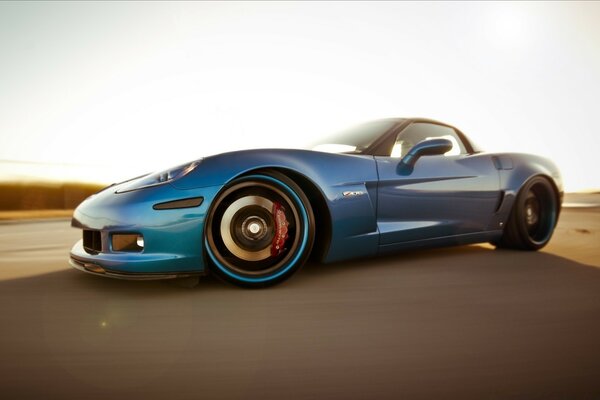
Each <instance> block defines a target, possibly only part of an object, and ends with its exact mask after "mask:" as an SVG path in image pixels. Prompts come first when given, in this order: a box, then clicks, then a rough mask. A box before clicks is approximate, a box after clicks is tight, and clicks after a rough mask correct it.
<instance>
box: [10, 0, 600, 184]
mask: <svg viewBox="0 0 600 400" xmlns="http://www.w3.org/2000/svg"><path fill="white" fill-rule="evenodd" d="M390 116H422V117H430V118H434V119H439V120H441V121H444V122H448V123H450V124H453V125H456V126H457V127H459V128H460V129H462V130H463V131H464V132H465V133H466V134H467V135H468V136H470V137H471V138H472V139H474V140H475V141H476V142H478V143H479V144H480V145H481V146H482V147H484V148H485V149H487V150H490V151H505V150H506V151H519V152H531V153H537V154H542V155H546V156H548V157H550V158H552V159H554V160H555V161H556V162H557V163H558V164H559V166H560V167H561V169H562V171H563V174H564V177H565V180H566V187H567V189H568V190H580V189H592V188H600V167H598V145H599V144H600V139H598V137H599V134H598V122H597V118H598V117H599V116H600V3H591V2H590V3H574V2H568V3H554V2H553V3H544V2H535V3H521V2H519V3H508V2H499V3H491V2H485V3H472V2H465V3H421V2H419V3H405V2H401V3H394V2H382V3H372V2H369V3H359V2H348V3H345V2H331V3H323V2H307V3H291V2H282V3H271V2H265V3H249V2H241V3H233V2H225V3H219V2H217V3H209V2H192V3H190V2H184V3H158V2H150V3H142V2H131V3H113V2H107V3H87V2H81V3H71V2H62V3H0V159H2V160H6V159H8V160H24V161H36V162H42V163H51V164H53V163H66V164H69V165H71V164H75V165H78V164H84V165H86V167H85V168H82V169H80V170H78V169H76V168H73V167H71V166H66V167H64V168H62V169H52V168H50V167H48V166H44V167H43V168H39V167H35V166H32V167H27V168H31V170H32V171H33V170H40V169H41V170H43V171H46V172H47V174H48V175H52V174H53V173H54V174H60V175H62V176H61V177H62V178H63V179H85V178H88V179H92V180H100V181H105V182H113V181H118V180H123V179H126V178H129V177H132V176H135V175H139V174H140V173H143V172H148V171H151V170H155V169H157V168H161V167H162V166H169V165H170V164H175V163H178V162H181V161H186V160H191V159H195V158H198V157H201V156H205V155H209V154H214V153H217V152H222V151H226V150H232V149H240V148H255V147H274V146H281V147H290V146H298V145H300V144H302V143H303V142H306V141H308V140H309V139H310V138H313V137H318V136H319V135H323V134H325V133H328V132H330V131H332V130H336V129H338V128H343V127H344V126H346V125H348V124H353V123H356V122H361V121H363V120H368V119H373V118H381V117H390ZM27 168H26V167H17V166H14V165H12V166H11V167H10V168H8V169H7V168H4V170H0V175H3V176H4V177H8V176H13V177H14V176H17V177H19V176H20V177H24V175H27V174H29V172H26V171H25V170H27ZM36 168H37V169H36ZM53 171H54V172H53ZM32 173H33V172H32Z"/></svg>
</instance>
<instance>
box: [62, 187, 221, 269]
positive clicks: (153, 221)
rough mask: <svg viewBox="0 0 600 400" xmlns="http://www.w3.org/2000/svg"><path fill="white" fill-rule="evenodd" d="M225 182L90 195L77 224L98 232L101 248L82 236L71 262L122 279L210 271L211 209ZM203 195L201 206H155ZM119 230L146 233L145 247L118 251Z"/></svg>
mask: <svg viewBox="0 0 600 400" xmlns="http://www.w3.org/2000/svg"><path fill="white" fill-rule="evenodd" d="M220 188H221V187H215V186H213V187H205V188H199V189H193V190H180V189H177V188H174V187H172V186H171V185H169V184H165V185H160V186H157V187H151V188H146V189H141V190H136V191H133V192H127V193H115V192H116V191H117V190H118V186H113V187H110V188H108V189H106V190H104V191H102V192H100V193H98V194H96V195H94V196H92V197H90V198H88V199H87V200H85V201H84V202H83V203H81V205H80V206H79V207H77V209H76V210H75V213H74V215H73V220H72V224H71V225H72V226H73V227H76V228H81V229H84V230H92V231H96V232H99V236H100V237H101V248H100V249H98V251H95V252H93V254H92V253H90V252H88V251H86V249H84V246H83V240H80V241H78V242H77V243H75V245H74V246H73V248H72V249H71V254H70V264H71V266H73V267H74V268H76V269H78V270H81V271H84V272H88V273H91V274H95V275H101V276H105V277H113V278H121V279H138V280H149V279H169V278H179V277H187V276H193V275H202V274H205V273H206V271H207V268H206V262H205V259H204V248H203V243H204V240H203V232H204V220H205V217H206V213H207V212H208V209H209V207H210V204H211V203H212V200H213V198H214V196H215V195H216V194H217V193H218V191H219V190H220ZM190 197H203V198H204V201H203V202H202V204H200V205H199V206H197V207H191V208H178V209H154V208H153V206H155V205H156V204H159V203H165V202H170V201H176V200H179V199H183V198H190ZM116 233H137V234H141V235H143V237H144V247H143V250H141V251H114V250H113V249H112V245H111V241H112V240H111V238H112V235H113V234H116Z"/></svg>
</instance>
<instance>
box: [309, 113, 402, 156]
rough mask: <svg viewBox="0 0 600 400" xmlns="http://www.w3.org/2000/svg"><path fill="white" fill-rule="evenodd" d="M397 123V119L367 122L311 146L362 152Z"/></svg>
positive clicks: (322, 149) (311, 147) (339, 151)
mask: <svg viewBox="0 0 600 400" xmlns="http://www.w3.org/2000/svg"><path fill="white" fill-rule="evenodd" d="M396 123H398V120H397V119H380V120H376V121H369V122H365V123H362V124H360V125H356V126H353V127H351V128H348V129H345V130H343V131H341V132H338V133H336V134H334V135H331V136H328V137H325V138H323V139H322V140H318V141H317V142H314V143H313V144H312V145H311V146H309V148H310V149H311V150H315V151H324V152H328V153H355V154H360V153H362V152H363V151H364V150H365V149H367V148H368V147H369V146H371V145H372V144H373V143H374V142H375V141H376V140H377V139H378V138H379V137H381V135H383V134H384V133H385V132H387V131H389V130H390V129H391V128H392V127H393V126H394V125H395V124H396Z"/></svg>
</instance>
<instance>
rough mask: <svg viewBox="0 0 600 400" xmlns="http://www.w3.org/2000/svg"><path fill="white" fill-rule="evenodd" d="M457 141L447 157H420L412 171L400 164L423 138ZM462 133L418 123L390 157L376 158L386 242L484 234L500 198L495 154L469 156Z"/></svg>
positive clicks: (382, 236)
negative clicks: (400, 166) (493, 155)
mask: <svg viewBox="0 0 600 400" xmlns="http://www.w3.org/2000/svg"><path fill="white" fill-rule="evenodd" d="M434 138H445V139H448V140H450V141H451V142H452V144H453V146H452V149H451V150H450V151H448V152H447V153H445V154H443V155H428V156H422V157H420V158H419V159H418V160H417V162H416V164H415V166H414V168H413V169H412V171H410V172H409V173H406V171H404V172H403V171H401V169H399V168H398V166H399V163H400V160H401V159H402V157H403V156H404V155H405V154H406V153H407V152H408V151H409V150H410V149H411V148H412V146H414V145H415V144H417V143H418V142H421V141H422V140H428V139H434ZM467 147H468V146H466V145H465V143H464V142H463V141H462V139H461V136H460V135H458V134H457V132H456V131H455V130H454V129H453V128H451V127H449V126H445V125H438V124H433V123H425V122H414V123H412V124H410V125H408V126H407V127H406V128H404V129H403V130H402V131H401V132H400V133H399V134H398V135H397V137H396V140H395V144H394V146H393V149H392V150H391V154H390V155H389V156H376V157H375V160H376V163H377V169H378V174H379V185H378V196H377V198H378V200H377V223H378V228H379V232H380V245H390V244H395V243H403V242H410V241H415V240H424V239H433V238H441V237H450V236H456V235H464V234H471V233H477V232H483V231H485V230H486V229H487V227H488V225H489V224H490V223H491V220H492V218H493V215H494V211H495V208H496V207H497V204H498V199H499V197H500V191H499V176H498V171H497V170H496V168H495V167H494V163H493V161H492V158H491V156H489V155H486V154H468V152H467Z"/></svg>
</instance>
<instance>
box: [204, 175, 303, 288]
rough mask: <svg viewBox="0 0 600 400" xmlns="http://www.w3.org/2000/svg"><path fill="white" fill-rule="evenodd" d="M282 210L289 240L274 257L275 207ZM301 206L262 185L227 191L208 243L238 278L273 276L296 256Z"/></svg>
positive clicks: (211, 221)
mask: <svg viewBox="0 0 600 400" xmlns="http://www.w3.org/2000/svg"><path fill="white" fill-rule="evenodd" d="M275 204H277V205H278V206H279V207H281V209H282V211H283V213H284V215H285V220H286V222H287V223H288V225H287V235H288V238H287V240H285V242H284V246H283V248H281V249H279V250H278V253H277V254H275V255H274V254H272V246H273V243H274V238H275V235H276V234H277V232H276V227H277V224H276V221H275V216H274V215H273V207H274V205H275ZM296 207H297V205H296V204H294V202H293V201H292V199H291V198H290V197H289V196H288V195H287V194H286V193H284V192H283V191H282V190H280V189H278V188H277V187H274V186H273V185H270V184H266V183H262V182H256V181H252V182H243V183H240V184H238V185H235V186H234V187H232V188H230V189H229V190H227V191H225V192H224V193H223V194H222V195H221V196H220V197H219V199H218V200H217V204H216V205H215V209H214V212H213V213H211V216H210V217H209V220H208V229H207V239H208V243H209V245H210V246H211V248H212V249H213V252H214V255H215V257H216V258H217V259H218V260H219V262H220V263H221V264H223V265H224V266H226V267H227V268H228V269H230V270H231V271H234V272H235V273H237V274H241V275H246V276H262V275H269V274H272V273H274V272H275V271H277V270H279V269H280V268H282V267H283V266H285V265H286V263H287V262H288V261H289V259H290V258H291V257H292V256H293V255H294V254H295V252H296V250H297V248H298V243H299V241H300V238H301V237H302V229H304V228H303V227H302V224H301V223H300V217H299V214H298V211H297V208H296Z"/></svg>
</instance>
